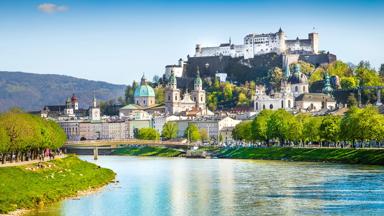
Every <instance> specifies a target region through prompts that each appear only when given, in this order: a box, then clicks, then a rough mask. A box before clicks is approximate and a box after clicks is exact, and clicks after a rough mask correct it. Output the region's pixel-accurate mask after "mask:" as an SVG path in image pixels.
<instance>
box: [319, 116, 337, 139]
mask: <svg viewBox="0 0 384 216" xmlns="http://www.w3.org/2000/svg"><path fill="white" fill-rule="evenodd" d="M340 122H341V119H340V117H339V116H333V115H327V116H324V118H323V120H322V122H321V125H320V137H321V138H322V140H324V141H326V142H337V141H339V140H340V132H341V131H340Z"/></svg>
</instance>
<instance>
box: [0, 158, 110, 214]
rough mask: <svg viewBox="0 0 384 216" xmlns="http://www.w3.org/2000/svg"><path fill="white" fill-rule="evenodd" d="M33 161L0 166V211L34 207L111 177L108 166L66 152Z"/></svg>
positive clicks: (103, 181) (99, 185)
mask: <svg viewBox="0 0 384 216" xmlns="http://www.w3.org/2000/svg"><path fill="white" fill-rule="evenodd" d="M42 166H43V168H39V167H38V166H37V164H31V165H25V166H17V167H4V168H0V213H7V212H10V211H13V210H16V209H23V208H34V207H39V206H43V205H44V204H47V203H52V202H56V201H59V200H60V199H63V198H65V197H69V196H73V195H76V194H77V193H78V191H82V190H88V189H92V188H97V187H101V186H103V185H105V184H107V183H109V182H110V181H111V180H113V179H114V178H115V173H114V172H113V171H112V170H109V169H105V168H100V167H98V166H97V165H95V164H92V163H88V162H85V161H82V160H80V159H79V158H78V157H76V156H72V155H70V156H67V157H65V158H63V159H56V160H53V161H49V162H43V163H42Z"/></svg>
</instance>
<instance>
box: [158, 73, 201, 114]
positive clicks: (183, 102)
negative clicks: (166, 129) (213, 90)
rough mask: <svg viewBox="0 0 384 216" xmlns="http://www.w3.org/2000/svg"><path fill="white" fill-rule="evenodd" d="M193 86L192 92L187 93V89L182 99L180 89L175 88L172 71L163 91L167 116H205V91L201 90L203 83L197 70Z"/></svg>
mask: <svg viewBox="0 0 384 216" xmlns="http://www.w3.org/2000/svg"><path fill="white" fill-rule="evenodd" d="M193 86H194V88H193V91H191V93H189V92H188V89H187V90H186V92H185V93H184V95H183V97H182V96H181V91H180V89H178V88H177V80H176V76H175V74H174V72H173V71H172V72H171V76H170V77H169V81H168V85H167V87H166V89H165V109H166V112H167V113H168V114H180V113H181V112H195V113H199V114H201V115H206V114H207V107H206V102H205V91H204V90H203V81H202V80H201V78H200V72H199V69H197V76H196V78H195V80H194V85H193Z"/></svg>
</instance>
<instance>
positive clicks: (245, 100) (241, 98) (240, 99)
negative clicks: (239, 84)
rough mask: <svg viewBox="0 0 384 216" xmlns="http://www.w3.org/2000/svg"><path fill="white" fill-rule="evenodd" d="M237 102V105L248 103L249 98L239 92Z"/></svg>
mask: <svg viewBox="0 0 384 216" xmlns="http://www.w3.org/2000/svg"><path fill="white" fill-rule="evenodd" d="M237 104H238V105H242V104H249V100H248V98H247V96H246V95H245V94H244V93H242V92H240V94H239V96H238V101H237Z"/></svg>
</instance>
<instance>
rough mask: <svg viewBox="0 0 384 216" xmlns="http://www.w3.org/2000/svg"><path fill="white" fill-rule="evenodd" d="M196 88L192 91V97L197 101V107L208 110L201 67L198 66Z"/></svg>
mask: <svg viewBox="0 0 384 216" xmlns="http://www.w3.org/2000/svg"><path fill="white" fill-rule="evenodd" d="M193 86H194V89H193V91H192V99H193V101H194V102H195V103H196V107H197V108H200V109H201V110H202V111H205V110H206V103H205V91H204V90H203V81H202V80H201V77H200V71H199V67H197V71H196V78H195V81H194V85H193Z"/></svg>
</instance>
